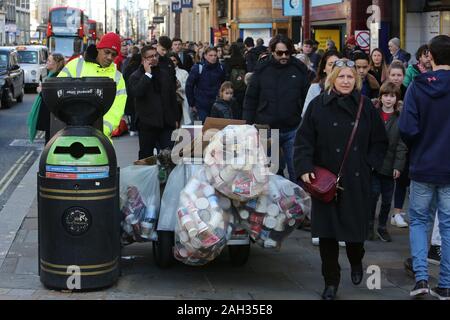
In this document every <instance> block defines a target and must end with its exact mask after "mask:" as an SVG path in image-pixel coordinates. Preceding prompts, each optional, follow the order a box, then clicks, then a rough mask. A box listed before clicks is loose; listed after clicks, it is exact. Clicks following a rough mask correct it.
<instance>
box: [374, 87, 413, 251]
mask: <svg viewBox="0 0 450 320" xmlns="http://www.w3.org/2000/svg"><path fill="white" fill-rule="evenodd" d="M400 95H401V92H400V88H399V86H397V85H396V84H394V83H393V82H389V81H388V82H385V83H384V84H383V85H382V87H381V89H380V98H379V99H380V100H379V101H380V107H379V108H378V110H379V113H380V116H381V118H382V119H383V121H384V123H385V128H386V132H387V135H388V138H389V148H388V151H387V153H386V156H385V158H384V162H383V166H382V168H381V169H379V170H377V171H374V172H373V174H372V212H371V216H370V221H369V226H370V229H369V240H373V238H374V220H375V211H376V207H377V203H378V199H379V198H380V195H381V208H380V215H379V218H378V228H377V233H376V234H377V236H378V237H379V238H380V239H381V240H382V241H384V242H391V241H392V239H391V236H390V235H389V233H388V231H387V227H386V225H387V221H388V217H389V212H390V211H391V204H392V197H393V194H394V181H395V180H396V179H398V178H399V177H400V174H401V172H402V171H403V170H404V167H405V162H406V153H407V147H406V145H405V144H404V143H403V141H402V140H401V138H400V132H399V129H398V120H399V117H400V112H399V111H398V104H399V101H400Z"/></svg>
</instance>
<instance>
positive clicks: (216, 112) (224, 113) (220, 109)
mask: <svg viewBox="0 0 450 320" xmlns="http://www.w3.org/2000/svg"><path fill="white" fill-rule="evenodd" d="M238 109H239V108H238V106H237V103H236V100H234V99H233V100H231V101H225V100H223V99H220V98H217V100H216V102H215V103H214V105H213V107H212V109H211V117H212V118H221V119H236V118H237V116H236V112H237V111H238ZM237 119H239V118H237Z"/></svg>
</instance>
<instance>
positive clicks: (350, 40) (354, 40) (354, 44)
mask: <svg viewBox="0 0 450 320" xmlns="http://www.w3.org/2000/svg"><path fill="white" fill-rule="evenodd" d="M347 44H351V45H352V46H356V39H355V36H353V35H351V36H349V37H348V39H347Z"/></svg>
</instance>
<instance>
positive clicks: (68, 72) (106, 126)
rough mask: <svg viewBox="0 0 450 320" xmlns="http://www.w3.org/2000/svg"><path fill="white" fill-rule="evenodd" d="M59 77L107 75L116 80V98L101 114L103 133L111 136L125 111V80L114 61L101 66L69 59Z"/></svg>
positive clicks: (80, 59) (82, 60)
mask: <svg viewBox="0 0 450 320" xmlns="http://www.w3.org/2000/svg"><path fill="white" fill-rule="evenodd" d="M58 77H60V78H68V77H69V78H84V77H108V78H111V79H113V80H114V81H115V82H116V86H117V87H116V99H115V100H114V103H113V105H112V106H111V109H109V111H108V113H106V114H105V115H104V116H103V133H104V134H105V135H106V136H107V137H111V133H112V132H113V131H114V130H115V129H116V128H118V127H119V124H120V120H121V119H122V117H123V114H124V111H125V105H126V102H127V90H126V86H125V80H124V79H123V76H122V74H121V73H120V71H119V70H117V67H116V65H115V64H114V63H112V64H111V65H110V66H109V67H108V68H103V67H102V66H100V65H99V64H97V63H94V62H89V61H86V60H84V59H83V58H78V59H75V60H72V61H70V62H69V63H68V64H67V65H66V66H65V68H64V69H63V70H62V71H61V72H60V73H59V75H58Z"/></svg>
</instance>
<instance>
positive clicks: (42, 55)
mask: <svg viewBox="0 0 450 320" xmlns="http://www.w3.org/2000/svg"><path fill="white" fill-rule="evenodd" d="M13 49H16V51H17V57H18V59H19V65H20V67H21V68H22V69H23V71H24V74H25V89H32V90H33V91H35V90H36V88H37V87H38V86H39V83H40V82H43V81H44V80H45V79H46V78H47V74H48V71H47V59H48V48H47V47H45V46H18V47H15V48H13Z"/></svg>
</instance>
